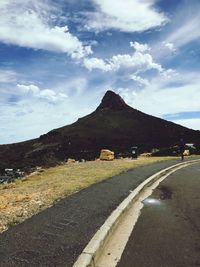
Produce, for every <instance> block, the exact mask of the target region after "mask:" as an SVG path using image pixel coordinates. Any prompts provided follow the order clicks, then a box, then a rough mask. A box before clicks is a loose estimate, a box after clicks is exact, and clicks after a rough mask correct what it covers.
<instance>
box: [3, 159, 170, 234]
mask: <svg viewBox="0 0 200 267" xmlns="http://www.w3.org/2000/svg"><path fill="white" fill-rule="evenodd" d="M169 159H172V157H159V158H157V157H153V158H139V159H138V160H130V159H123V160H114V161H112V162H106V161H92V162H85V163H74V164H73V163H71V164H65V165H62V166H58V167H55V168H49V169H47V170H45V171H44V172H39V173H35V174H31V175H30V176H27V177H25V178H23V179H22V180H18V181H16V182H14V183H11V184H6V185H0V232H3V231H5V230H7V229H8V227H10V226H12V225H15V224H17V223H19V222H22V221H24V220H25V219H26V218H29V217H31V216H32V215H33V214H36V213H38V212H39V211H41V210H44V209H45V208H47V207H49V206H51V205H53V204H54V203H55V202H57V201H58V200H60V199H62V198H64V197H66V196H69V195H71V194H73V193H75V192H77V191H79V190H81V189H83V188H86V187H88V186H90V185H91V184H94V183H97V182H100V181H102V180H105V179H107V178H108V177H111V176H114V175H116V174H119V173H121V172H123V171H127V170H129V169H131V168H134V167H137V166H142V165H147V164H151V163H154V162H158V161H163V160H169Z"/></svg>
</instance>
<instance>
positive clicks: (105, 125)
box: [0, 91, 200, 169]
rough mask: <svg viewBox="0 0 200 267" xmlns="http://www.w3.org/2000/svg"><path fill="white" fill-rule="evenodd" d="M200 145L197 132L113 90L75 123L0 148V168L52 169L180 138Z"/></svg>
mask: <svg viewBox="0 0 200 267" xmlns="http://www.w3.org/2000/svg"><path fill="white" fill-rule="evenodd" d="M181 137H182V138H184V139H185V141H186V142H187V143H195V144H198V145H199V144H200V132H199V131H195V130H191V129H188V128H186V127H183V126H180V125H177V124H175V123H172V122H169V121H166V120H163V119H159V118H156V117H153V116H150V115H147V114H145V113H142V112H140V111H138V110H136V109H134V108H132V107H130V106H128V105H127V104H126V103H125V102H124V100H123V99H122V98H121V97H120V96H119V95H117V94H116V93H114V92H112V91H107V92H106V94H105V95H104V97H103V99H102V101H101V103H100V105H99V106H98V107H97V109H96V110H95V111H94V112H93V113H91V114H89V115H87V116H85V117H83V118H81V119H78V121H76V122H75V123H73V124H71V125H67V126H64V127H61V128H58V129H55V130H52V131H50V132H49V133H47V134H45V135H42V136H40V137H39V138H37V139H34V140H29V141H25V142H21V143H16V144H11V145H1V146H0V168H1V169H3V168H7V167H9V168H30V167H33V166H41V165H42V166H54V165H56V164H58V163H59V162H61V161H65V160H66V159H68V158H74V159H86V160H92V159H95V158H96V157H98V156H99V153H100V150H101V149H110V150H111V151H114V153H115V155H119V154H125V153H129V152H130V148H131V147H132V146H138V147H139V149H140V151H141V152H144V151H150V150H151V149H152V148H163V147H169V146H172V145H175V144H177V143H178V142H179V140H180V138H181Z"/></svg>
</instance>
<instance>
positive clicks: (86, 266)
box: [73, 159, 200, 267]
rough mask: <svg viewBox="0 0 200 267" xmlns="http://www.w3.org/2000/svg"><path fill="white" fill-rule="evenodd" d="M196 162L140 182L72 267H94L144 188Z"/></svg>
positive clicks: (190, 162) (179, 165)
mask: <svg viewBox="0 0 200 267" xmlns="http://www.w3.org/2000/svg"><path fill="white" fill-rule="evenodd" d="M197 162H200V159H197V160H191V161H187V162H183V163H178V164H175V165H173V166H170V167H168V168H166V169H164V170H161V171H159V172H157V173H155V174H153V175H152V176H150V177H149V178H147V179H146V180H145V181H144V182H142V183H141V184H140V185H139V186H138V187H136V188H135V189H134V190H133V191H132V192H131V193H130V195H129V196H128V197H126V198H125V199H124V200H123V201H122V203H121V204H120V205H119V206H118V207H117V208H116V209H115V210H114V211H113V212H112V213H111V215H110V216H109V217H108V219H107V220H106V221H105V223H104V224H103V225H102V226H101V227H100V229H99V230H98V231H97V232H96V234H95V235H94V236H93V237H92V239H91V240H90V242H89V243H88V245H87V246H86V247H85V249H84V250H83V252H82V253H81V254H80V256H79V257H78V259H77V261H76V262H75V263H74V265H73V267H95V266H96V262H97V259H98V257H99V255H100V254H101V252H102V250H103V247H104V245H105V244H106V242H107V241H108V239H109V238H110V237H111V235H112V232H113V231H114V229H115V228H116V226H117V225H118V223H119V222H120V220H121V218H122V216H123V214H124V213H125V212H126V211H127V210H128V209H129V207H130V206H131V204H132V203H133V202H135V201H136V200H137V199H138V198H139V195H140V193H141V192H142V191H143V190H145V188H146V187H148V186H150V185H151V184H153V183H154V182H155V181H157V180H158V179H160V178H161V177H162V176H164V175H165V176H166V177H167V176H169V175H170V174H172V173H173V172H175V171H177V170H179V169H181V168H184V167H187V166H189V165H191V164H194V163H197ZM166 177H165V178H166Z"/></svg>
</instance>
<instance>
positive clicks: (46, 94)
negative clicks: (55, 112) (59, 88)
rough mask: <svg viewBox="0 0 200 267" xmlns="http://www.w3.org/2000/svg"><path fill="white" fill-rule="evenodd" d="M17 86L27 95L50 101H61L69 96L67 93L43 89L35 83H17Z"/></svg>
mask: <svg viewBox="0 0 200 267" xmlns="http://www.w3.org/2000/svg"><path fill="white" fill-rule="evenodd" d="M17 88H18V89H19V90H20V91H21V92H22V93H23V94H24V95H25V96H28V97H34V98H38V99H42V100H45V101H48V102H50V103H56V102H60V101H63V100H65V99H66V98H67V95H66V94H63V93H56V92H55V91H53V90H50V89H43V90H42V89H40V88H39V87H38V86H36V85H33V84H30V85H23V84H17Z"/></svg>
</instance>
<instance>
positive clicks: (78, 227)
mask: <svg viewBox="0 0 200 267" xmlns="http://www.w3.org/2000/svg"><path fill="white" fill-rule="evenodd" d="M177 162H180V161H179V160H177V161H167V162H162V163H156V164H153V165H149V166H146V167H139V168H136V169H134V170H131V171H128V172H126V173H123V174H120V175H117V176H115V177H112V178H110V179H108V180H106V181H104V182H101V183H98V184H96V185H93V186H91V187H89V188H87V189H84V190H82V191H80V192H79V193H76V194H74V195H72V196H70V197H67V198H66V199H64V200H62V201H60V202H58V203H57V204H56V205H55V206H54V207H52V208H49V209H47V210H45V211H43V212H41V213H40V214H38V215H35V216H33V217H32V218H30V219H28V220H26V221H25V222H24V223H22V224H20V225H17V226H15V227H13V228H11V229H10V230H8V231H7V232H4V233H3V234H1V235H0V266H1V267H7V266H10V267H18V266H20V267H24V266H28V267H30V266H37V267H38V266H42V267H45V266H48V267H53V266H65V267H70V266H72V265H73V263H74V261H75V260H76V258H77V257H78V255H79V254H80V253H81V252H82V250H83V249H84V247H85V246H86V245H87V243H88V242H89V240H90V239H91V237H92V236H93V235H94V234H95V232H96V231H97V229H98V228H99V227H100V226H101V225H102V224H103V223H104V221H105V220H106V218H107V217H108V216H109V215H110V213H111V212H112V211H113V210H114V209H115V208H116V207H117V206H118V205H119V204H120V202H121V201H122V200H123V199H124V198H125V197H126V196H127V195H128V194H129V193H130V192H129V191H130V190H133V189H134V188H135V187H137V186H138V184H140V183H141V182H142V181H144V180H145V179H146V178H147V177H149V176H150V175H152V174H153V173H155V172H157V171H158V170H161V169H163V168H165V167H167V166H170V165H172V164H175V163H177Z"/></svg>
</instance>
